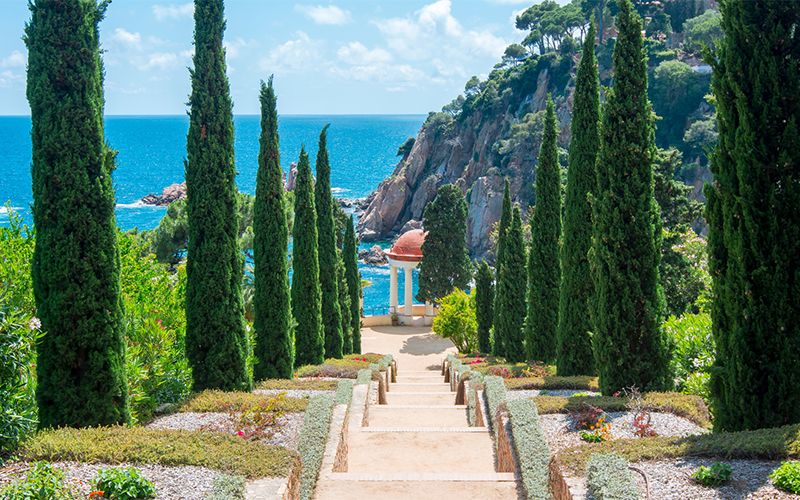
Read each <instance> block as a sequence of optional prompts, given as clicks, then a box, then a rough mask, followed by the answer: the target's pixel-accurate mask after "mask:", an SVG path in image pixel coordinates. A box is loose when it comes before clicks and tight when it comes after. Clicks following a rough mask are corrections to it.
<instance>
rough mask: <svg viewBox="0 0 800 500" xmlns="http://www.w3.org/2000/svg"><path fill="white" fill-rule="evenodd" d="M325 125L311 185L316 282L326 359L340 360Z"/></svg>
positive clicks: (333, 224)
mask: <svg viewBox="0 0 800 500" xmlns="http://www.w3.org/2000/svg"><path fill="white" fill-rule="evenodd" d="M327 135H328V125H325V127H324V128H323V129H322V132H320V134H319V150H318V151H317V182H316V184H315V185H314V203H315V204H316V208H317V234H318V239H319V241H318V247H319V283H320V289H321V290H322V330H323V336H324V338H325V356H326V357H328V358H341V357H342V347H343V345H344V342H343V338H342V312H341V310H340V309H339V287H338V286H337V281H338V280H337V278H336V261H337V258H336V229H335V223H334V218H333V195H332V194H331V166H330V163H329V162H328V138H327Z"/></svg>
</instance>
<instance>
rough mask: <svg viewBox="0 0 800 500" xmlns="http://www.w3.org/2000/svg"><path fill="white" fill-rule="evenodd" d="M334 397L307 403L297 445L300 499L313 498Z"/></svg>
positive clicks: (324, 395) (327, 396)
mask: <svg viewBox="0 0 800 500" xmlns="http://www.w3.org/2000/svg"><path fill="white" fill-rule="evenodd" d="M333 405H334V397H333V395H332V394H320V395H316V396H312V397H311V400H310V401H309V403H308V411H307V412H306V416H305V420H304V422H303V429H302V430H301V431H300V441H299V443H298V445H297V448H298V451H299V452H300V458H301V461H302V464H303V469H302V471H301V472H300V498H301V499H302V500H309V499H310V498H312V497H313V496H314V488H315V487H316V485H317V477H318V476H319V471H320V468H322V456H323V454H324V453H325V443H327V441H328V428H329V427H330V423H331V416H332V415H333Z"/></svg>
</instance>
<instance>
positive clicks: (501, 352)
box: [492, 179, 511, 356]
mask: <svg viewBox="0 0 800 500" xmlns="http://www.w3.org/2000/svg"><path fill="white" fill-rule="evenodd" d="M510 226H511V193H510V192H509V187H508V179H506V180H505V187H504V188H503V209H502V212H501V213H500V223H499V226H498V227H497V252H496V253H495V263H494V269H495V274H496V279H495V291H494V293H495V300H494V311H493V316H494V318H493V320H492V325H493V326H494V329H493V332H492V354H494V355H495V356H505V352H506V348H505V339H504V338H503V337H502V331H500V330H498V328H497V325H498V324H499V323H500V312H501V311H500V300H499V296H498V293H499V291H500V270H501V269H502V267H503V262H504V261H505V247H506V236H507V235H508V228H509V227H510Z"/></svg>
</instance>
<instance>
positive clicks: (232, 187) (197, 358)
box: [186, 0, 252, 391]
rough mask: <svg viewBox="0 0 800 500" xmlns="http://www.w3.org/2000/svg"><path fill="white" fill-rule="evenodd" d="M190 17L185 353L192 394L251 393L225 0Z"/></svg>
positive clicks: (210, 0) (211, 1)
mask: <svg viewBox="0 0 800 500" xmlns="http://www.w3.org/2000/svg"><path fill="white" fill-rule="evenodd" d="M194 20H195V30H194V37H195V39H194V46H195V53H194V70H192V71H191V78H192V94H191V96H190V97H189V106H190V112H189V134H188V136H187V140H186V152H187V157H188V158H187V162H186V198H187V203H186V209H187V214H188V222H189V245H188V251H187V254H188V259H187V263H186V278H187V281H186V354H187V356H188V358H189V363H190V365H191V366H192V378H193V380H194V386H193V388H194V390H195V391H202V390H205V389H222V390H249V389H250V387H251V385H252V380H251V377H250V375H249V374H248V370H247V349H248V347H247V339H246V337H245V329H244V304H243V301H242V273H243V271H244V258H243V255H242V252H241V250H240V249H239V241H238V236H239V210H238V199H237V190H236V166H235V164H234V161H233V103H232V102H231V98H230V93H229V88H228V77H227V75H226V73H225V49H223V47H222V36H223V32H224V31H225V18H224V6H223V1H222V0H195V9H194Z"/></svg>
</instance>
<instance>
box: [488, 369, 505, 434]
mask: <svg viewBox="0 0 800 500" xmlns="http://www.w3.org/2000/svg"><path fill="white" fill-rule="evenodd" d="M483 397H484V398H485V399H486V406H487V408H488V410H489V415H488V418H489V423H488V425H489V427H491V426H492V425H493V424H494V417H495V416H496V415H497V409H498V408H499V407H500V405H502V404H503V403H505V402H506V386H505V384H503V379H502V378H500V377H496V376H492V375H490V376H488V377H484V379H483Z"/></svg>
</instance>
